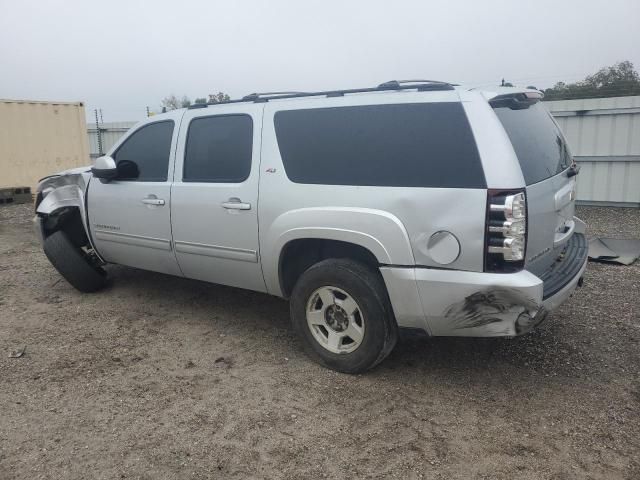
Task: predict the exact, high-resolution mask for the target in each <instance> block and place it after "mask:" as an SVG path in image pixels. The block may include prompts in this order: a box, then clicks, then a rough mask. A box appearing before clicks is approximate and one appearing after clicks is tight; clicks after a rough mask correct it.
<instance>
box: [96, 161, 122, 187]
mask: <svg viewBox="0 0 640 480" xmlns="http://www.w3.org/2000/svg"><path fill="white" fill-rule="evenodd" d="M91 173H92V174H93V176H94V177H96V178H99V179H100V181H101V182H103V183H107V182H110V181H111V180H113V179H114V178H116V177H117V176H118V169H117V168H116V161H115V160H114V159H113V158H111V157H109V156H107V155H105V156H103V157H98V158H96V163H95V164H94V165H93V167H91Z"/></svg>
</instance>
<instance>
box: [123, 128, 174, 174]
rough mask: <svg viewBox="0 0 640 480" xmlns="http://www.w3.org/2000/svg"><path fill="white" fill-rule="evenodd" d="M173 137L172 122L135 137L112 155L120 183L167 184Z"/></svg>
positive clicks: (143, 130)
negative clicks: (130, 181) (124, 181)
mask: <svg viewBox="0 0 640 480" xmlns="http://www.w3.org/2000/svg"><path fill="white" fill-rule="evenodd" d="M172 136H173V120H168V121H163V122H157V123H151V124H149V125H145V126H144V127H142V128H140V129H139V130H136V131H135V132H134V133H132V134H131V136H130V137H129V138H127V139H126V140H125V142H124V143H123V144H122V145H121V146H120V147H119V148H118V150H117V151H116V153H115V154H114V155H113V159H114V160H115V162H116V166H117V167H118V180H135V181H138V182H166V181H167V171H168V170H169V154H170V152H171V137H172Z"/></svg>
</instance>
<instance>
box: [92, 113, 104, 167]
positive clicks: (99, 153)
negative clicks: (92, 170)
mask: <svg viewBox="0 0 640 480" xmlns="http://www.w3.org/2000/svg"><path fill="white" fill-rule="evenodd" d="M93 112H94V113H95V114H96V133H97V134H98V155H100V156H102V155H103V153H102V132H101V131H100V123H98V109H97V108H96V109H94V111H93Z"/></svg>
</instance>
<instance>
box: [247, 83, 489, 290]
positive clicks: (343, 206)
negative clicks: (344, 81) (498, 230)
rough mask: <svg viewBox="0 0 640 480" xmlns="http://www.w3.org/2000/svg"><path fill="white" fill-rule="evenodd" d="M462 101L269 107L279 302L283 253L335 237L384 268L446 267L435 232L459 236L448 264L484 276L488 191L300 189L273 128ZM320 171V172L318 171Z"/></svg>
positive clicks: (272, 271)
mask: <svg viewBox="0 0 640 480" xmlns="http://www.w3.org/2000/svg"><path fill="white" fill-rule="evenodd" d="M425 95H429V101H449V102H450V101H456V99H458V96H457V92H433V93H429V94H424V93H412V92H403V93H402V94H392V93H388V92H387V93H383V94H382V95H380V97H379V98H377V97H376V96H375V95H368V96H367V97H366V98H365V97H362V98H348V99H346V98H323V99H321V100H317V99H309V100H299V101H296V102H290V103H285V102H278V101H274V102H269V104H268V105H267V106H266V107H265V111H264V120H263V143H262V160H261V165H262V172H261V179H260V201H259V227H260V250H261V254H262V264H263V273H264V276H265V282H266V284H267V289H268V291H269V292H270V293H273V294H276V295H280V294H281V292H280V286H279V281H278V264H279V256H280V251H281V249H282V247H283V246H284V245H285V244H286V243H287V241H290V240H293V239H295V238H333V239H338V240H343V241H352V242H353V243H356V244H359V245H362V246H364V247H365V248H368V249H369V250H370V251H371V252H372V253H373V254H374V255H375V256H376V258H377V259H378V261H379V262H380V263H381V264H390V265H401V266H415V265H423V266H431V267H443V266H442V265H440V264H438V263H437V262H435V261H434V260H433V259H432V258H431V256H430V255H429V251H428V250H427V241H428V240H429V238H430V237H431V235H433V234H434V233H436V232H438V231H442V230H447V231H449V232H451V233H453V234H454V235H455V236H456V237H457V239H458V241H459V243H460V247H461V251H460V255H459V256H458V258H457V259H456V260H455V261H454V262H452V263H450V264H448V265H446V268H449V269H454V270H470V271H482V268H483V255H482V249H483V243H484V221H485V207H486V190H485V189H468V188H414V187H411V188H406V187H375V186H374V187H372V186H346V185H315V184H314V185H312V184H300V183H294V182H292V181H290V180H289V178H288V177H287V175H286V172H285V169H284V166H283V163H282V158H281V156H280V151H279V148H278V143H277V137H276V133H275V128H274V114H275V113H276V112H277V111H279V110H291V109H296V108H300V109H302V108H317V107H324V108H326V107H331V106H347V105H349V106H352V105H354V104H362V105H366V104H380V103H401V102H407V103H416V102H424V101H425ZM319 168H321V166H319Z"/></svg>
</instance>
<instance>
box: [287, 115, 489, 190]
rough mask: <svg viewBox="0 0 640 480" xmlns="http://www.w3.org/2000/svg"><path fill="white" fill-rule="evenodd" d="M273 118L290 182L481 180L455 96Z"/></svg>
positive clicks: (471, 183) (451, 183) (437, 183)
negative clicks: (438, 100) (445, 99)
mask: <svg viewBox="0 0 640 480" xmlns="http://www.w3.org/2000/svg"><path fill="white" fill-rule="evenodd" d="M274 121H275V129H276V136H277V139H278V146H279V148H280V154H281V156H282V161H283V163H284V168H285V170H286V173H287V176H288V177H289V179H290V180H291V181H293V182H296V183H310V184H325V185H362V186H390V187H460V188H485V187H486V183H485V179H484V173H483V171H482V165H481V163H480V158H479V155H478V150H477V148H476V144H475V140H474V138H473V134H472V133H471V129H470V127H469V123H468V121H467V118H466V115H465V113H464V110H463V108H462V105H461V104H460V103H458V102H447V103H419V104H394V105H366V106H357V107H336V108H317V109H309V110H287V111H280V112H277V113H276V115H275V120H274Z"/></svg>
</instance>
